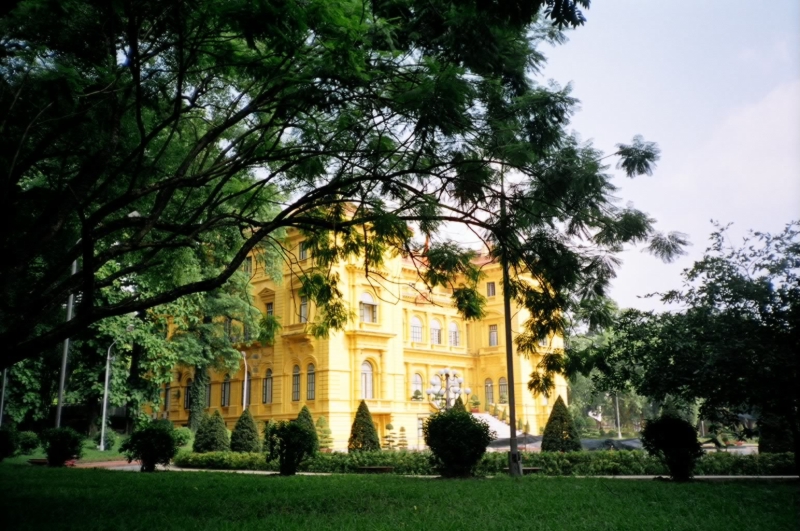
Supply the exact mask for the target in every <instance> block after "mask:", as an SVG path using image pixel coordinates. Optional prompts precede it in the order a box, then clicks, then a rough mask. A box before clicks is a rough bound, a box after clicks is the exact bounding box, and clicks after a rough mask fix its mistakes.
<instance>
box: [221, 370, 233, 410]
mask: <svg viewBox="0 0 800 531" xmlns="http://www.w3.org/2000/svg"><path fill="white" fill-rule="evenodd" d="M219 405H220V406H222V407H228V406H230V405H231V377H230V376H229V375H227V374H226V375H225V381H223V382H222V393H220V398H219Z"/></svg>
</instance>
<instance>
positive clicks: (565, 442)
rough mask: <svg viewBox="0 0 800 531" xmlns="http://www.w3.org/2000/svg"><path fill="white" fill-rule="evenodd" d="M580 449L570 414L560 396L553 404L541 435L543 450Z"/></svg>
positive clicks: (569, 450)
mask: <svg viewBox="0 0 800 531" xmlns="http://www.w3.org/2000/svg"><path fill="white" fill-rule="evenodd" d="M580 450H581V440H580V437H579V436H578V430H577V429H575V423H574V422H573V421H572V415H570V414H569V410H568V409H567V405H566V404H564V400H562V399H561V396H559V397H558V399H557V400H556V403H555V404H553V411H551V412H550V418H549V419H548V420H547V425H546V426H545V428H544V436H543V437H542V451H543V452H577V451H580Z"/></svg>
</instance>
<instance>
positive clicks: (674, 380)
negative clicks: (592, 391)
mask: <svg viewBox="0 0 800 531" xmlns="http://www.w3.org/2000/svg"><path fill="white" fill-rule="evenodd" d="M683 275H684V280H685V285H684V288H683V289H682V290H680V291H674V292H670V293H667V294H665V295H664V296H663V300H664V301H666V302H673V303H678V304H680V305H682V306H683V307H684V309H682V310H681V311H676V312H672V313H663V314H654V313H652V312H641V311H637V310H627V311H624V312H622V313H621V314H620V316H619V317H618V318H617V319H616V320H615V323H614V325H613V326H612V327H611V328H610V339H609V340H608V341H607V342H606V343H605V344H602V345H594V346H592V347H591V348H589V349H587V350H586V351H584V354H585V361H588V363H587V364H586V365H585V366H587V367H588V366H592V365H593V366H595V367H597V368H598V369H600V371H601V372H602V373H603V377H604V378H605V379H607V380H608V381H609V382H610V384H609V385H613V386H626V385H628V386H631V387H633V388H634V389H635V390H637V391H638V392H640V393H641V394H644V395H646V396H649V397H653V398H656V399H659V400H664V399H666V398H667V397H669V396H672V397H675V398H678V399H683V400H684V401H686V402H690V403H691V402H694V401H695V400H700V401H701V407H700V413H701V415H702V416H703V417H704V418H706V419H711V420H713V421H717V422H720V423H722V424H725V425H728V426H732V425H735V424H738V423H739V419H738V415H739V414H742V413H748V414H753V413H755V414H756V415H758V416H759V418H760V428H761V429H762V433H761V436H762V439H763V441H764V443H765V444H767V445H772V447H771V448H769V447H764V450H767V449H781V448H780V447H781V446H782V447H783V448H785V449H788V448H793V451H794V453H795V459H796V460H797V459H798V458H800V447H799V446H798V444H799V443H800V437H799V436H800V386H798V384H797V382H798V381H800V380H799V377H800V357H798V355H797V353H798V346H800V223H798V222H792V223H789V224H788V225H787V226H786V228H785V230H784V231H783V232H781V233H780V234H777V235H771V234H767V233H761V232H752V233H751V234H750V235H749V236H748V237H747V238H745V239H744V241H743V243H742V244H741V245H739V246H734V245H732V244H731V243H730V241H729V238H728V232H727V227H718V228H717V230H716V231H715V232H714V233H713V234H712V235H711V246H710V247H709V248H708V249H707V250H706V252H705V255H704V256H703V258H702V259H701V260H699V261H698V262H695V264H694V266H693V267H691V268H690V269H687V270H686V271H684V274H683ZM582 361H584V360H579V363H580V362H582ZM776 437H777V438H779V439H782V445H779V444H778V441H775V438H776Z"/></svg>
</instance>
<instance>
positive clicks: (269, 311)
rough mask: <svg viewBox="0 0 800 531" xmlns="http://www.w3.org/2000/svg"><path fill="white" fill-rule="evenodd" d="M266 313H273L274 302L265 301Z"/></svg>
mask: <svg viewBox="0 0 800 531" xmlns="http://www.w3.org/2000/svg"><path fill="white" fill-rule="evenodd" d="M267 315H275V303H274V302H268V303H267Z"/></svg>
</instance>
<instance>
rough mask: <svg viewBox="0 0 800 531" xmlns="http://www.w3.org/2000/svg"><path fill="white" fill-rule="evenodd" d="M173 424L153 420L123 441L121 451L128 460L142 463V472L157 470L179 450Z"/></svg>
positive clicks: (166, 463) (167, 463) (168, 461)
mask: <svg viewBox="0 0 800 531" xmlns="http://www.w3.org/2000/svg"><path fill="white" fill-rule="evenodd" d="M174 432H175V429H174V428H173V426H172V424H165V423H159V422H151V423H150V424H147V425H145V426H144V427H142V428H140V429H138V430H136V431H135V432H133V433H132V434H131V436H130V437H129V438H128V440H126V441H125V442H124V443H122V446H120V451H122V452H123V453H125V457H127V458H128V462H129V463H130V462H131V461H134V460H136V461H139V462H141V463H142V467H141V471H142V472H155V470H156V465H164V466H166V465H169V463H170V461H171V460H172V458H173V457H175V454H176V453H177V452H178V445H177V444H176V441H175V439H176V438H175V434H174Z"/></svg>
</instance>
